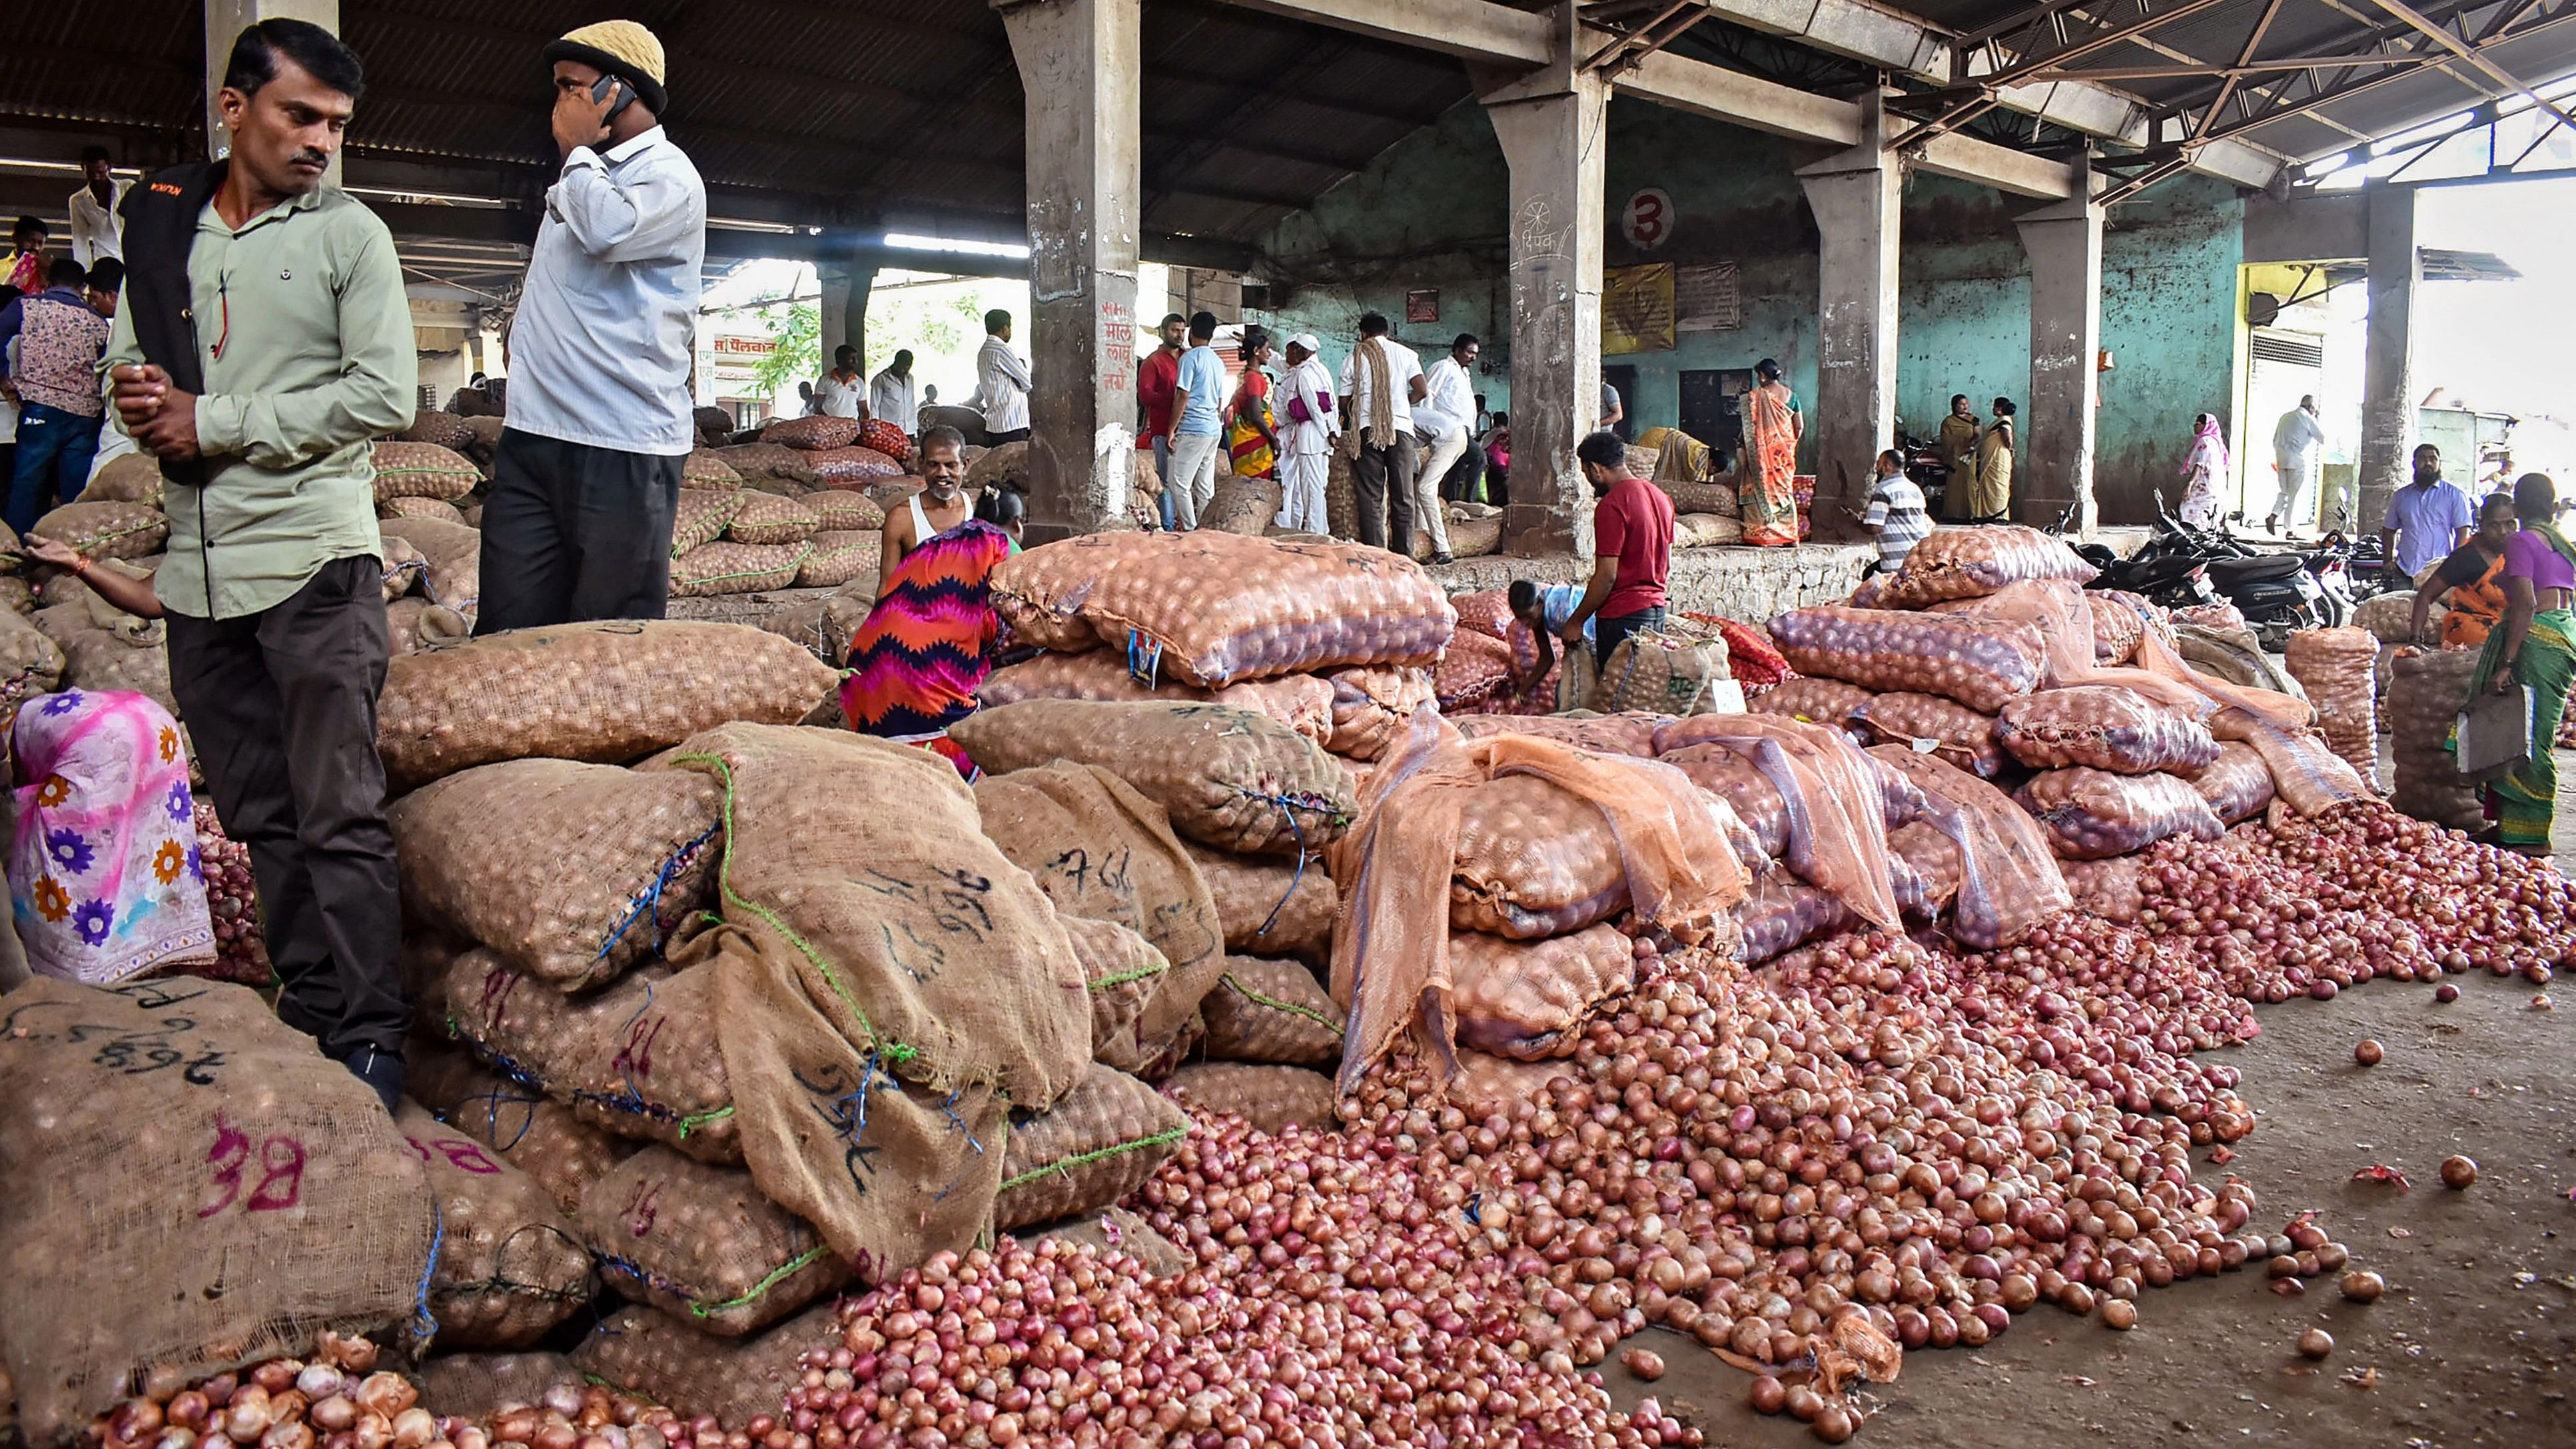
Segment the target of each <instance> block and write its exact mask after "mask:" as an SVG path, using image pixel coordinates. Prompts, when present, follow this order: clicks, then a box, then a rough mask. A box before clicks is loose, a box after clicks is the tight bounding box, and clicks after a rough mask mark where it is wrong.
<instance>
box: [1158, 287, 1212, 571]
mask: <svg viewBox="0 0 2576 1449" xmlns="http://www.w3.org/2000/svg"><path fill="white" fill-rule="evenodd" d="M1215 337H1216V314H1214V313H1212V312H1201V313H1199V314H1197V315H1196V316H1194V317H1192V318H1190V350H1189V351H1187V352H1184V353H1182V354H1181V371H1180V376H1179V377H1178V378H1176V379H1174V380H1173V383H1172V432H1171V445H1170V448H1169V452H1170V455H1171V459H1172V472H1171V476H1169V477H1167V478H1165V479H1164V480H1163V487H1164V488H1165V489H1166V490H1167V491H1169V493H1170V494H1171V499H1172V526H1173V527H1174V528H1176V529H1179V530H1180V531H1182V532H1184V533H1187V532H1188V531H1190V530H1191V529H1194V528H1196V527H1198V526H1199V510H1200V509H1202V508H1205V507H1207V506H1208V505H1209V504H1211V503H1214V502H1215V501H1216V450H1217V445H1218V444H1219V443H1221V442H1223V441H1224V440H1225V363H1224V362H1223V361H1221V360H1219V359H1218V357H1217V355H1216V349H1215V348H1214V347H1211V346H1209V345H1208V344H1209V343H1210V342H1211V341H1213V340H1214V339H1215Z"/></svg>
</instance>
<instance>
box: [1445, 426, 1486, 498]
mask: <svg viewBox="0 0 2576 1449" xmlns="http://www.w3.org/2000/svg"><path fill="white" fill-rule="evenodd" d="M1484 492H1485V445H1484V444H1482V443H1479V442H1477V441H1475V440H1474V439H1472V438H1470V439H1469V440H1468V441H1467V451H1465V452H1463V453H1461V454H1459V455H1458V461H1457V462H1455V463H1452V464H1450V465H1449V473H1448V476H1447V477H1444V478H1442V479H1441V480H1440V496H1441V497H1443V498H1446V499H1448V500H1449V501H1450V502H1452V503H1482V502H1484V501H1485V499H1484V496H1483V495H1484Z"/></svg>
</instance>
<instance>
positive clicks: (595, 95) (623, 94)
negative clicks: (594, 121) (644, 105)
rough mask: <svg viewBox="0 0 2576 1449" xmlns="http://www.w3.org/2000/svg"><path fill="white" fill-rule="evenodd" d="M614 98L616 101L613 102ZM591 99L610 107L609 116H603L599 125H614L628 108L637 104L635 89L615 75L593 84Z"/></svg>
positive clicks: (603, 77) (600, 79)
mask: <svg viewBox="0 0 2576 1449" xmlns="http://www.w3.org/2000/svg"><path fill="white" fill-rule="evenodd" d="M612 96H613V97H615V98H616V99H614V100H611V99H610V97H612ZM590 98H591V99H592V100H594V101H598V102H601V103H602V104H604V105H606V106H607V107H608V114H606V115H604V116H601V117H600V118H599V123H600V124H601V125H603V126H606V125H613V124H615V122H616V120H617V118H618V116H619V115H620V114H621V113H623V112H624V111H625V109H626V108H627V107H628V106H631V105H633V104H635V88H634V87H633V86H630V85H628V84H627V83H626V82H624V81H622V80H619V79H618V78H617V77H615V76H613V75H604V76H601V77H600V78H599V79H598V80H596V81H594V82H592V83H591V87H590Z"/></svg>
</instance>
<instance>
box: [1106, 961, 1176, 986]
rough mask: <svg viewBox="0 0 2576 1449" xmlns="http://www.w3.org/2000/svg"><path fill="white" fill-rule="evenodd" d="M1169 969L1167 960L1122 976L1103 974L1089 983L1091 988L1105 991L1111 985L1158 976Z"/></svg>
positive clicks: (1169, 964)
mask: <svg viewBox="0 0 2576 1449" xmlns="http://www.w3.org/2000/svg"><path fill="white" fill-rule="evenodd" d="M1171 969H1172V967H1171V963H1170V962H1168V961H1167V962H1165V963H1163V964H1162V965H1160V966H1147V967H1145V968H1144V969H1142V970H1139V971H1130V972H1128V973H1127V974H1126V975H1124V976H1103V977H1101V978H1100V979H1099V980H1097V981H1094V982H1092V983H1091V989H1092V990H1094V991H1106V990H1108V989H1109V988H1110V987H1112V986H1124V985H1126V984H1127V983H1128V982H1130V981H1142V980H1144V979H1145V978H1146V977H1148V976H1160V975H1162V974H1163V973H1164V972H1166V971H1169V970H1171Z"/></svg>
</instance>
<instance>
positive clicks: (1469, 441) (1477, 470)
mask: <svg viewBox="0 0 2576 1449" xmlns="http://www.w3.org/2000/svg"><path fill="white" fill-rule="evenodd" d="M1483 351H1484V345H1483V344H1482V343H1480V342H1478V341H1477V340H1476V334H1475V333H1473V332H1461V333H1459V334H1458V339H1457V340H1456V341H1454V342H1452V343H1450V344H1449V351H1448V353H1447V354H1446V355H1445V356H1443V357H1442V358H1441V359H1440V360H1439V361H1437V362H1434V363H1433V364H1431V366H1430V367H1429V368H1427V369H1426V370H1425V371H1424V372H1423V374H1422V383H1423V391H1424V398H1423V402H1424V406H1427V407H1431V408H1435V409H1437V410H1438V411H1439V413H1440V415H1441V416H1442V417H1445V418H1450V419H1453V420H1458V421H1459V422H1460V428H1459V435H1458V437H1457V439H1456V442H1455V446H1454V447H1453V446H1451V444H1450V442H1449V440H1447V439H1444V438H1432V439H1431V443H1432V456H1431V457H1430V458H1428V459H1426V460H1425V461H1424V462H1423V465H1422V476H1423V477H1424V478H1425V479H1428V480H1429V482H1430V485H1431V486H1432V487H1434V488H1437V489H1438V490H1439V496H1440V497H1441V498H1452V499H1474V498H1475V497H1476V496H1477V495H1478V494H1480V493H1482V492H1483V491H1484V487H1483V485H1484V481H1485V450H1484V449H1483V448H1482V447H1480V446H1478V445H1477V443H1476V439H1477V437H1478V436H1479V435H1481V434H1482V433H1483V432H1484V419H1483V416H1482V414H1483V412H1484V410H1483V409H1482V408H1480V407H1478V406H1477V405H1476V383H1475V378H1474V377H1473V376H1472V374H1473V372H1474V370H1475V366H1476V359H1477V357H1478V356H1480V355H1481V354H1482V353H1483ZM1418 421H1419V419H1418V418H1417V422H1418ZM1416 431H1418V432H1421V433H1422V434H1423V435H1424V436H1425V437H1430V433H1429V430H1427V429H1422V428H1419V427H1417V429H1416ZM1444 459H1445V460H1446V461H1445V462H1444V461H1443V460H1444ZM1442 552H1444V553H1445V552H1447V550H1445V549H1444V550H1442Z"/></svg>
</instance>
